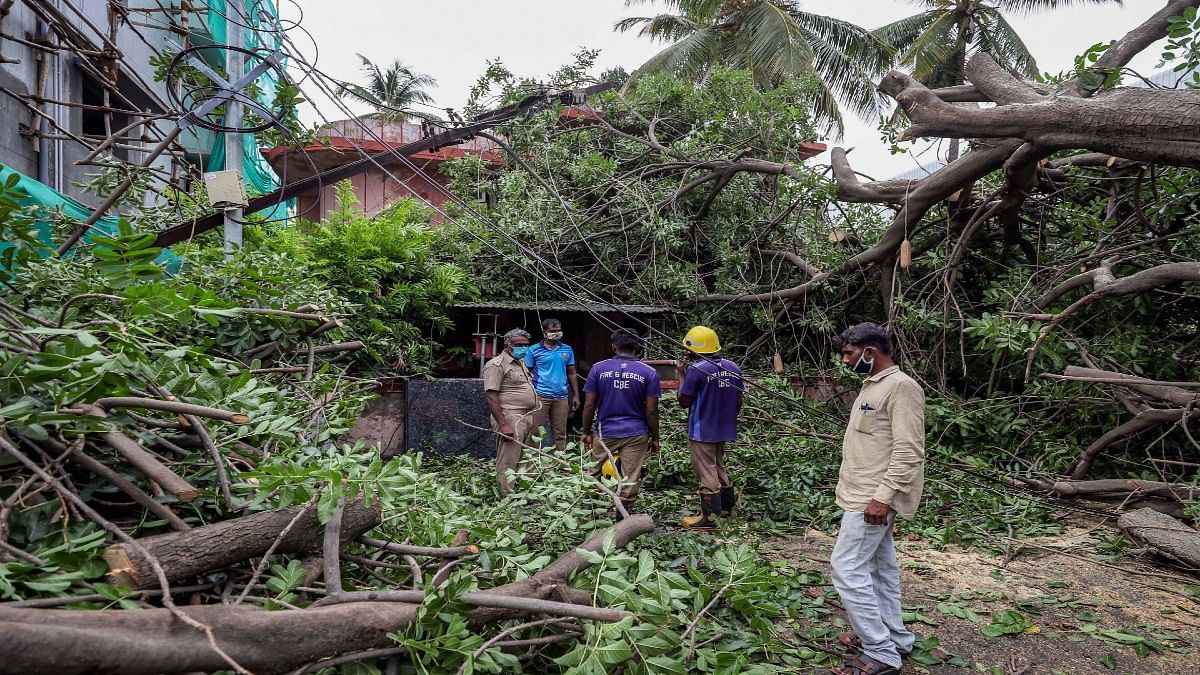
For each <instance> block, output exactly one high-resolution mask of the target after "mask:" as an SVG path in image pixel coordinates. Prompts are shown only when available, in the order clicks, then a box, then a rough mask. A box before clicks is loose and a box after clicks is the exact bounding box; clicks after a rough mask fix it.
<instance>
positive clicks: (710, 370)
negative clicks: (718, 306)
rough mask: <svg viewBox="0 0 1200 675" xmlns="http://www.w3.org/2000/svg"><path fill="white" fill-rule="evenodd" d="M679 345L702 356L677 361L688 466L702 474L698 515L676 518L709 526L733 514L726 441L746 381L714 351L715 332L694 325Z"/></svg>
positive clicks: (734, 495)
mask: <svg viewBox="0 0 1200 675" xmlns="http://www.w3.org/2000/svg"><path fill="white" fill-rule="evenodd" d="M683 346H684V347H687V348H688V350H690V351H691V352H693V353H695V354H699V355H700V357H701V358H700V359H697V360H694V361H692V360H691V359H687V360H683V361H681V362H680V366H679V380H680V382H681V383H682V384H681V385H680V387H679V403H680V405H682V406H683V407H685V408H687V409H688V420H687V429H688V449H690V450H691V453H692V468H693V469H695V471H696V477H697V478H698V479H699V480H700V515H698V516H687V517H685V518H684V519H683V520H682V521H680V523H681V524H682V525H683V526H684V527H685V528H690V529H712V528H713V527H716V524H715V523H714V522H713V520H712V519H713V518H715V517H716V516H718V515H720V514H721V513H725V514H727V515H732V514H733V506H734V502H736V501H737V493H735V492H734V490H733V483H732V482H731V481H730V480H729V474H728V473H727V472H726V471H725V444H726V443H728V442H730V441H733V440H736V439H737V417H738V413H739V412H740V411H741V409H742V394H743V392H744V391H745V382H744V381H743V380H742V369H741V368H739V367H738V365H737V364H736V363H734V362H733V361H730V360H729V359H723V358H721V357H719V356H715V355H716V353H717V352H719V351H720V350H721V342H720V340H719V339H717V333H716V331H714V330H713V329H711V328H708V327H707V326H694V327H693V328H692V329H691V330H689V331H688V333H687V336H685V337H684V338H683Z"/></svg>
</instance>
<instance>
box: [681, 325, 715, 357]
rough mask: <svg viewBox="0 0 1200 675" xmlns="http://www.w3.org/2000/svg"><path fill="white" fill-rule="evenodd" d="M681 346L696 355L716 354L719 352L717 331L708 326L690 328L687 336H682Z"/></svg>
mask: <svg viewBox="0 0 1200 675" xmlns="http://www.w3.org/2000/svg"><path fill="white" fill-rule="evenodd" d="M683 346H684V347H687V348H688V349H690V350H692V351H694V352H696V353H697V354H716V353H717V352H719V351H721V341H720V340H719V339H718V338H717V331H715V330H713V329H711V328H709V327H708V326H692V329H691V330H689V331H688V332H687V335H685V336H683Z"/></svg>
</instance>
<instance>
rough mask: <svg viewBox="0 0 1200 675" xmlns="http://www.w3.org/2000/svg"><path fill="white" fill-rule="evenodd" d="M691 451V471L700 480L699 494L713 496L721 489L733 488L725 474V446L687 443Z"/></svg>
mask: <svg viewBox="0 0 1200 675" xmlns="http://www.w3.org/2000/svg"><path fill="white" fill-rule="evenodd" d="M688 449H689V450H691V451H692V469H694V470H695V471H696V478H698V479H700V493H701V494H706V495H715V494H717V493H718V492H720V491H721V488H727V487H733V483H732V482H730V480H729V474H728V473H726V472H725V444H724V443H705V442H703V441H690V440H689V441H688Z"/></svg>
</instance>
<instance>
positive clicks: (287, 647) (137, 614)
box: [0, 602, 417, 675]
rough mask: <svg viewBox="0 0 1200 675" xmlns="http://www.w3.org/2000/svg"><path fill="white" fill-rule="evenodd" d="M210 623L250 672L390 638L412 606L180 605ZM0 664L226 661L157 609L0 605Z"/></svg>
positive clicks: (208, 665)
mask: <svg viewBox="0 0 1200 675" xmlns="http://www.w3.org/2000/svg"><path fill="white" fill-rule="evenodd" d="M180 610H181V611H183V612H185V613H186V614H187V615H188V616H190V617H192V618H194V619H196V620H197V621H200V622H201V623H203V624H205V625H207V626H209V627H210V628H212V631H213V635H214V637H215V638H216V641H217V644H219V645H220V646H221V648H222V649H224V650H225V651H226V652H227V653H228V654H229V655H230V656H232V657H233V658H234V659H235V660H236V661H237V662H238V663H240V664H241V665H242V666H243V667H245V668H247V669H249V670H250V671H252V672H255V673H276V672H286V671H289V670H292V669H294V668H297V667H299V666H301V665H304V664H306V663H310V662H312V661H316V660H318V659H321V658H324V657H326V656H331V655H335V654H342V653H346V652H353V651H360V650H363V649H372V648H375V647H385V646H390V645H393V644H395V643H393V642H392V641H391V639H389V638H388V636H387V635H388V633H389V632H394V631H398V630H403V628H404V627H405V626H407V625H408V624H409V623H411V622H412V620H413V618H414V617H415V616H416V611H417V606H416V605H408V604H402V603H394V602H391V603H389V602H357V603H352V604H345V605H333V606H330V607H318V608H316V609H302V610H283V611H278V612H267V611H263V610H260V609H251V608H248V607H229V606H224V605H205V606H199V607H181V608H180ZM0 636H3V637H0V644H2V645H3V652H4V654H5V656H4V658H3V659H0V673H12V674H13V675H29V674H30V673H55V674H56V675H70V674H72V673H79V674H80V675H82V674H84V673H125V674H127V675H154V674H156V673H188V672H196V671H200V672H212V671H216V670H227V669H228V668H229V664H227V663H226V662H225V661H224V660H223V659H222V658H221V657H220V656H219V655H218V654H217V653H216V652H215V651H213V650H212V647H211V646H210V645H209V644H208V640H207V638H206V637H205V635H204V633H202V632H201V631H198V630H196V629H195V628H192V627H191V626H187V625H184V624H183V622H181V621H179V620H178V619H176V618H175V617H173V616H171V613H170V612H169V611H167V610H165V609H141V610H105V611H72V610H55V609H6V608H4V607H3V606H0Z"/></svg>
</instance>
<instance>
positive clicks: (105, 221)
mask: <svg viewBox="0 0 1200 675" xmlns="http://www.w3.org/2000/svg"><path fill="white" fill-rule="evenodd" d="M13 175H15V176H17V185H16V187H15V188H14V190H15V191H16V192H17V194H18V195H19V196H18V198H17V203H19V204H20V205H21V206H31V207H39V211H38V213H39V214H42V213H47V212H48V211H49V210H55V211H59V212H61V213H62V214H63V215H64V216H66V217H68V218H70V219H72V220H77V221H80V222H82V221H85V220H87V219H88V217H89V216H91V215H92V210H91V209H90V208H88V207H86V206H84V205H83V204H80V203H79V202H77V201H75V200H74V199H71V198H70V197H68V196H66V195H64V194H63V193H61V192H59V191H58V190H55V189H54V188H51V187H49V186H47V185H46V184H44V183H41V182H39V181H37V180H35V179H33V178H30V177H29V176H26V175H25V174H23V173H21V172H20V171H15V170H13V169H12V168H11V167H9V166H6V165H4V164H0V184H2V183H4V182H6V181H7V180H8V177H9V176H13ZM41 209H45V211H42V210H41ZM117 220H118V218H117V216H107V217H105V218H101V219H100V220H98V221H97V222H96V224H95V225H93V226H92V228H93V231H95V232H100V233H103V234H108V233H112V232H116V230H117ZM35 224H36V226H37V229H38V237H39V238H40V239H41V240H42V241H44V242H46V243H47V244H49V245H51V246H53V245H54V243H55V242H54V239H53V236H52V233H51V231H50V221H49V220H48V219H47V220H42V221H38V222H37V223H35ZM84 239H85V240H86V239H87V236H85V237H84ZM9 246H11V244H9V243H6V242H0V252H3V251H4V249H6V248H8V247H9ZM158 262H160V263H164V264H166V265H167V268H168V269H171V270H176V269H178V268H179V257H178V256H176V255H175V254H174V253H171V251H169V250H164V251H163V252H162V254H161V255H159V257H158Z"/></svg>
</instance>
